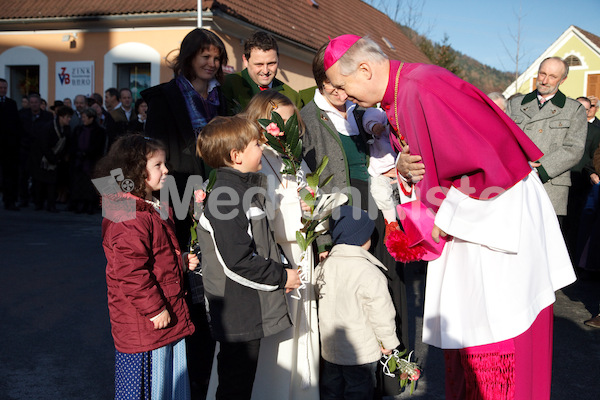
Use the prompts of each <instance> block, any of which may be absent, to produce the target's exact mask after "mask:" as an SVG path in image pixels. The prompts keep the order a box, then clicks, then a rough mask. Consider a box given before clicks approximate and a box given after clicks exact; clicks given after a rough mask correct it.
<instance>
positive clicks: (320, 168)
mask: <svg viewBox="0 0 600 400" xmlns="http://www.w3.org/2000/svg"><path fill="white" fill-rule="evenodd" d="M327 164H329V157H327V156H323V159H322V160H321V163H320V164H319V166H318V167H317V169H316V170H315V172H314V173H315V174H317V175H318V176H321V174H322V173H323V170H324V169H325V167H326V166H327Z"/></svg>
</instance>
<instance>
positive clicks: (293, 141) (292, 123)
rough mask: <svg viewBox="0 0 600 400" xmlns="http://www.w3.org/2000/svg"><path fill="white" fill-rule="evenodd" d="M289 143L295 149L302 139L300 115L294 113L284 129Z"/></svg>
mask: <svg viewBox="0 0 600 400" xmlns="http://www.w3.org/2000/svg"><path fill="white" fill-rule="evenodd" d="M283 131H284V132H285V137H286V141H287V143H289V145H290V148H292V149H295V148H296V145H297V144H298V141H299V140H300V134H299V132H298V116H297V115H296V113H294V114H293V115H292V116H291V117H290V118H289V119H288V120H287V122H286V123H285V127H284V129H283Z"/></svg>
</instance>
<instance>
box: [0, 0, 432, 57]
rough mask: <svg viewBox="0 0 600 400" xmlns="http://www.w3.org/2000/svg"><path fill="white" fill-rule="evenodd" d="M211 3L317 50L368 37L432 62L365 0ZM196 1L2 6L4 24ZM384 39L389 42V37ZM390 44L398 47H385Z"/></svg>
mask: <svg viewBox="0 0 600 400" xmlns="http://www.w3.org/2000/svg"><path fill="white" fill-rule="evenodd" d="M315 2H316V3H318V5H319V6H318V7H315V6H313V5H312V3H313V2H312V1H311V0H285V1H273V0H252V1H248V0H211V1H205V2H204V3H203V8H204V10H208V9H210V10H213V11H215V12H217V10H218V11H221V12H223V13H225V14H228V15H231V16H233V17H236V18H239V19H241V20H243V21H246V22H248V23H250V24H252V25H255V26H257V27H259V28H262V29H264V30H267V31H270V32H273V33H275V34H277V35H280V36H282V37H285V38H288V39H290V40H292V41H295V42H298V43H301V44H303V45H305V46H308V47H310V48H313V49H317V48H319V47H320V46H321V45H322V44H323V43H325V42H326V41H327V37H328V36H331V37H335V36H338V35H341V34H344V33H353V34H356V35H361V36H364V35H369V36H370V37H371V38H372V39H373V40H375V41H376V42H377V43H378V44H379V45H380V46H381V48H382V49H383V50H384V51H385V52H386V53H387V54H388V55H389V56H390V57H391V58H402V59H403V60H405V61H409V62H425V63H429V62H430V61H429V60H428V59H427V57H426V56H425V55H424V54H423V53H422V52H421V51H420V50H419V49H418V48H417V47H416V46H415V45H414V44H413V43H412V42H411V41H410V39H408V38H407V37H406V36H405V35H404V34H403V33H402V31H401V30H400V28H399V27H398V26H397V25H396V23H395V22H393V21H392V20H390V19H389V18H388V17H387V16H386V15H385V14H383V13H382V12H380V11H378V10H376V9H375V8H373V7H371V6H370V5H368V4H366V3H364V2H362V1H361V0H315ZM197 4H198V3H197V0H166V1H165V0H127V1H124V0H102V1H98V0H94V1H93V0H53V1H40V0H19V1H11V2H8V4H4V5H3V7H2V8H0V21H1V20H11V19H31V18H55V17H84V16H94V15H123V14H151V13H169V12H186V11H195V10H196V8H197ZM384 38H385V39H384ZM386 40H387V41H388V42H389V43H390V45H391V46H393V48H391V47H389V46H388V45H387V44H386Z"/></svg>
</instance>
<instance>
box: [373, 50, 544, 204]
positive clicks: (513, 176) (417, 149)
mask: <svg viewBox="0 0 600 400" xmlns="http://www.w3.org/2000/svg"><path fill="white" fill-rule="evenodd" d="M398 68H400V62H399V61H395V60H390V76H389V81H388V86H387V89H386V92H385V95H384V97H383V100H382V102H381V106H382V108H383V109H384V110H385V111H386V114H387V116H388V119H389V121H390V124H391V125H392V127H394V129H396V126H397V125H396V116H395V115H396V112H395V108H394V107H395V100H394V94H395V84H396V73H397V71H398ZM397 107H398V127H399V128H400V134H401V135H402V136H404V138H405V140H406V142H407V143H408V145H409V146H410V152H411V154H415V155H420V156H421V157H423V163H424V164H425V176H424V178H423V181H421V182H420V183H419V184H418V188H419V193H420V198H421V201H423V202H424V203H425V205H427V206H428V207H430V208H431V209H432V210H434V211H437V210H438V208H439V205H440V204H441V200H442V199H443V197H444V195H443V194H437V195H436V197H437V198H433V197H432V195H433V193H436V192H438V193H439V191H440V190H439V189H440V188H442V189H443V190H444V193H445V192H446V191H447V189H449V188H450V187H451V186H455V187H456V188H457V189H459V190H461V191H462V192H463V193H465V194H466V195H468V196H470V197H473V198H475V199H486V198H490V197H494V196H495V195H497V194H498V192H501V191H502V190H506V189H509V188H511V187H512V186H514V185H515V184H516V183H517V182H519V181H521V180H522V179H523V178H525V177H526V176H527V175H528V174H529V173H530V172H531V167H530V166H529V164H528V161H535V160H538V159H539V158H541V157H542V155H543V153H542V152H541V151H540V150H539V149H538V148H537V146H536V145H535V144H534V143H533V142H532V141H531V140H530V139H529V138H528V137H527V136H526V135H525V133H524V132H523V131H522V130H521V129H520V128H519V127H518V126H517V125H516V124H515V123H514V122H513V121H512V120H511V119H510V118H509V117H508V116H507V115H506V114H505V113H504V112H503V111H502V110H500V109H499V108H498V107H497V106H496V105H495V104H494V103H493V102H492V101H491V100H490V99H489V98H488V97H487V96H486V95H485V94H484V93H482V92H481V91H480V90H479V89H477V88H476V87H474V86H473V85H471V84H470V83H467V82H465V81H463V80H462V79H460V78H458V77H456V76H455V75H453V74H452V73H451V72H449V71H447V70H446V69H444V68H441V67H438V66H435V65H428V64H413V63H404V64H403V66H402V70H401V72H400V77H399V81H398V99H397ZM395 139H396V138H392V141H394V140H395ZM396 143H397V139H396ZM465 175H466V176H468V178H469V180H468V182H469V185H468V187H465V185H464V181H463V182H462V184H461V177H463V176H465ZM495 188H498V189H500V190H496V189H495ZM428 193H429V195H428Z"/></svg>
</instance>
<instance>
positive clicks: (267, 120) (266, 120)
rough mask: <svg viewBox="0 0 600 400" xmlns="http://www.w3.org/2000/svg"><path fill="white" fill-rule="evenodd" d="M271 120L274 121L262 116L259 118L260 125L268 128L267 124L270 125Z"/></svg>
mask: <svg viewBox="0 0 600 400" xmlns="http://www.w3.org/2000/svg"><path fill="white" fill-rule="evenodd" d="M271 122H273V121H271V120H270V119H266V118H260V119H259V120H258V123H259V124H260V126H262V127H263V129H267V126H269V124H271Z"/></svg>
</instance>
